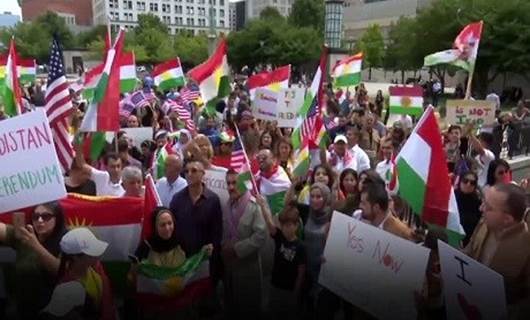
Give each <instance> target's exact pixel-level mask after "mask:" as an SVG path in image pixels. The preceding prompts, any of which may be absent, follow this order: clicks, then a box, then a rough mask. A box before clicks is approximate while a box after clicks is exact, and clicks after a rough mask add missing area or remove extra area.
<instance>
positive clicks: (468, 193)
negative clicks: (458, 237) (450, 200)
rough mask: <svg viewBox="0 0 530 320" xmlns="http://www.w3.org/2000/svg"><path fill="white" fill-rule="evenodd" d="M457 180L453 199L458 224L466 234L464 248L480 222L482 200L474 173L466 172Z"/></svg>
mask: <svg viewBox="0 0 530 320" xmlns="http://www.w3.org/2000/svg"><path fill="white" fill-rule="evenodd" d="M459 180H460V181H459V183H458V186H457V187H456V190H455V197H456V203H457V205H458V212H459V213H460V223H461V224H462V227H463V228H464V231H465V232H466V237H465V238H464V240H463V244H464V246H466V245H467V243H468V242H469V239H470V238H471V235H472V234H473V230H475V227H476V226H477V224H478V222H479V220H480V217H481V213H480V204H481V203H482V199H481V196H480V191H479V189H478V187H477V183H478V176H477V174H476V173H474V172H471V171H470V172H467V173H465V174H463V175H461V176H460V178H459Z"/></svg>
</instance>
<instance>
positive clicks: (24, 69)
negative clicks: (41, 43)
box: [0, 54, 37, 84]
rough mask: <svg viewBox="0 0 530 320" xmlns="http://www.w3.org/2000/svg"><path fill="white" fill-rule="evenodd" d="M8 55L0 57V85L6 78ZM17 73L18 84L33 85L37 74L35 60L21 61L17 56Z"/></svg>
mask: <svg viewBox="0 0 530 320" xmlns="http://www.w3.org/2000/svg"><path fill="white" fill-rule="evenodd" d="M7 58H8V54H3V55H0V83H1V84H3V82H4V79H5V76H6V64H7ZM17 73H18V79H19V81H20V83H22V84H25V83H34V82H35V77H36V74H37V63H36V61H35V59H22V58H21V57H19V56H17Z"/></svg>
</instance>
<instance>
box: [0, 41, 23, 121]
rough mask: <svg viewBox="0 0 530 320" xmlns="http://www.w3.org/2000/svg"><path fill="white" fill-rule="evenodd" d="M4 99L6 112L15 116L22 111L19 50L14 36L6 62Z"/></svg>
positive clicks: (3, 88)
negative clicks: (18, 68) (18, 66)
mask: <svg viewBox="0 0 530 320" xmlns="http://www.w3.org/2000/svg"><path fill="white" fill-rule="evenodd" d="M1 92H2V101H3V103H4V106H5V113H6V114H7V115H9V116H11V117H14V116H16V115H18V114H20V113H21V111H22V92H21V89H20V83H19V81H18V70H17V52H16V48H15V40H14V39H13V38H12V39H11V42H10V44H9V54H8V57H7V63H6V76H5V86H3V87H2V90H1Z"/></svg>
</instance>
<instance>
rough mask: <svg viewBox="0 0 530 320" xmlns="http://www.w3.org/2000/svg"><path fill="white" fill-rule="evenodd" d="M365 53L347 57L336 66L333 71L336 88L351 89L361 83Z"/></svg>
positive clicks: (332, 75)
mask: <svg viewBox="0 0 530 320" xmlns="http://www.w3.org/2000/svg"><path fill="white" fill-rule="evenodd" d="M362 64H363V53H362V52H360V53H358V54H356V55H354V56H351V57H346V58H345V59H342V60H340V61H338V62H337V64H335V66H334V67H333V70H332V71H331V77H332V78H333V85H334V86H335V87H351V86H356V85H358V84H359V83H361V70H362Z"/></svg>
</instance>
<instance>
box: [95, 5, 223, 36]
mask: <svg viewBox="0 0 530 320" xmlns="http://www.w3.org/2000/svg"><path fill="white" fill-rule="evenodd" d="M93 11H94V24H95V25H102V24H107V22H108V21H109V19H110V24H111V26H112V28H114V29H117V28H119V27H123V28H125V29H132V28H134V27H135V26H136V25H137V24H138V15H140V14H148V13H151V14H154V15H156V16H158V17H159V18H160V20H161V21H162V22H164V23H165V24H166V25H167V26H168V28H169V31H170V33H172V34H175V33H180V32H187V33H189V34H194V35H197V34H208V33H209V29H210V20H212V21H213V26H214V28H213V29H214V31H215V33H216V34H220V33H228V32H229V31H230V12H229V0H93ZM210 11H211V13H212V18H213V19H210V18H211V17H210Z"/></svg>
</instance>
